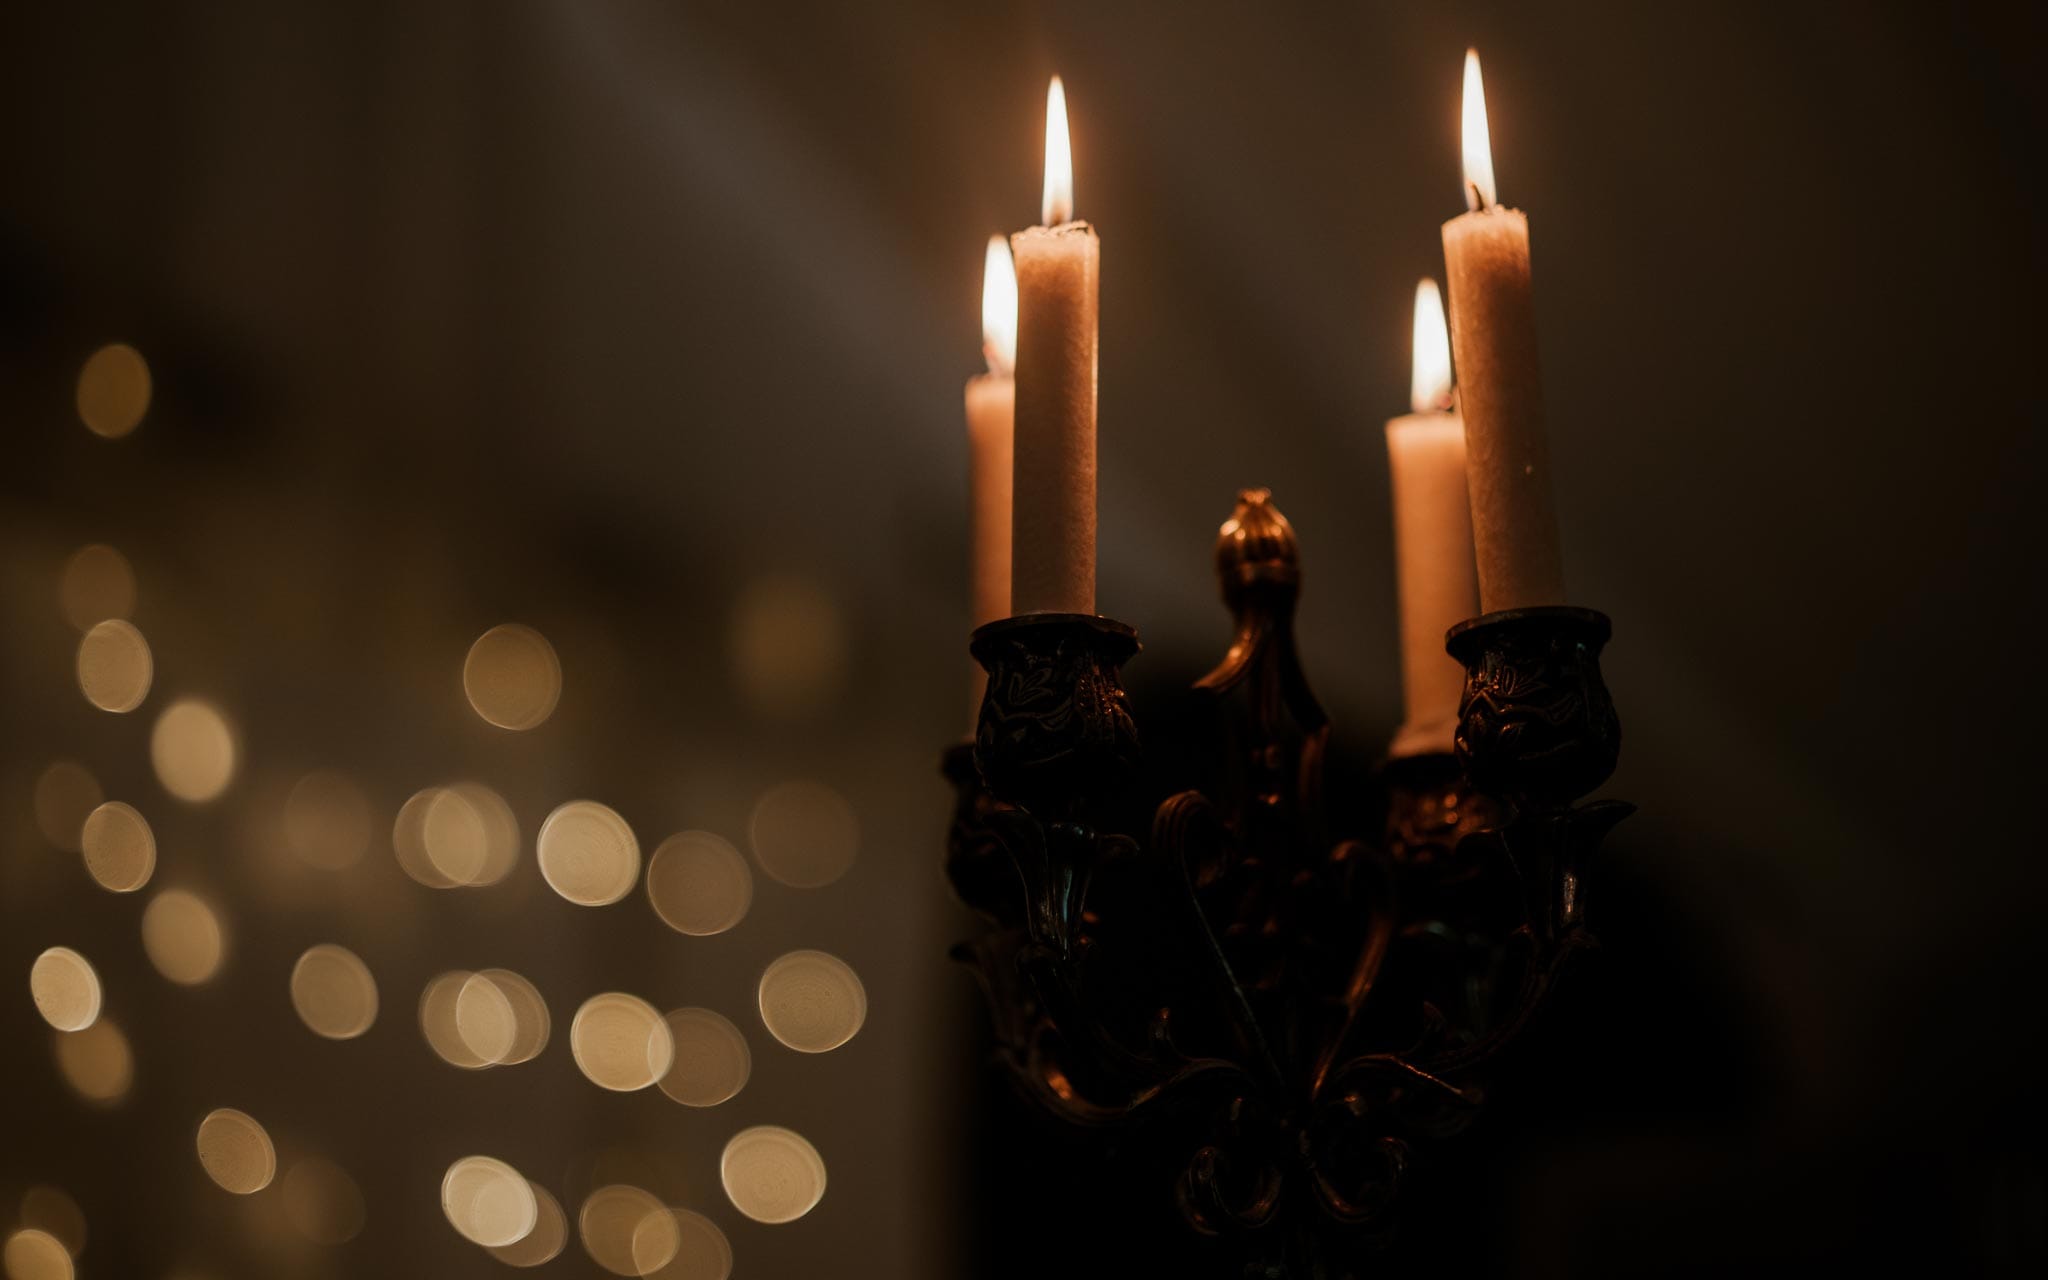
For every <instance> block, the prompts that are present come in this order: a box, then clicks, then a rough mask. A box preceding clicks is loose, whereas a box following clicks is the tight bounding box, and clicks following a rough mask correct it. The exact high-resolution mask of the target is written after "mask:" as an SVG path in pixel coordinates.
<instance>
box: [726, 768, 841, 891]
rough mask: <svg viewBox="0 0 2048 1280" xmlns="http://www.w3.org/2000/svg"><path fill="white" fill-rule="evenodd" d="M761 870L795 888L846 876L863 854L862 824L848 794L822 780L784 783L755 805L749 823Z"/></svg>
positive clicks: (818, 885) (770, 789)
mask: <svg viewBox="0 0 2048 1280" xmlns="http://www.w3.org/2000/svg"><path fill="white" fill-rule="evenodd" d="M750 825H751V827H752V837H753V841H754V858H755V859H756V860H757V861H758V862H760V864H761V870H763V871H765V872H767V873H768V874H769V875H770V876H772V877H774V878H775V879H777V880H780V881H781V882H782V883H784V884H786V885H789V886H791V887H792V888H796V889H817V888H821V887H823V886H825V885H828V884H831V883H832V882H833V881H834V880H837V879H838V878H839V877H841V876H843V875H845V874H846V871H847V868H849V867H851V866H852V865H853V859H854V857H855V855H856V854H858V853H859V852H860V822H859V820H858V819H856V818H855V817H854V816H853V806H852V805H850V804H848V803H846V797H844V796H842V795H840V794H839V793H838V792H837V791H834V790H833V789H832V788H830V787H828V786H826V785H825V784H823V783H821V782H784V783H779V784H777V785H776V786H773V787H770V788H768V790H766V791H764V792H762V793H761V798H760V799H759V800H757V801H755V803H754V817H753V821H752V823H751V824H750Z"/></svg>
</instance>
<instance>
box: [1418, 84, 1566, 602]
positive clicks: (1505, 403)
mask: <svg viewBox="0 0 2048 1280" xmlns="http://www.w3.org/2000/svg"><path fill="white" fill-rule="evenodd" d="M1465 200H1466V203H1467V204H1468V205H1470V206H1471V212H1469V213H1465V214H1461V215H1460V216H1458V217H1455V218H1453V219H1451V220H1450V221H1449V222H1446V223H1445V224H1444V270H1445V279H1446V283H1448V285H1449V286H1450V294H1451V348H1452V350H1453V352H1454V353H1455V354H1456V355H1457V358H1458V399H1459V407H1460V408H1461V409H1462V410H1463V411H1464V416H1465V450H1466V466H1465V471H1466V478H1467V480H1468V482H1469V485H1470V488H1471V494H1472V532H1473V543H1474V547H1475V550H1476V551H1477V554H1478V561H1479V603H1480V606H1481V607H1482V608H1484V609H1485V610H1486V611H1487V612H1489V613H1491V612H1493V611H1494V610H1497V609H1520V608H1524V607H1526V606H1529V605H1545V604H1562V603H1564V563H1563V557H1562V556H1561V555H1560V553H1559V551H1558V539H1557V511H1556V508H1555V505H1554V503H1553V502H1552V499H1551V493H1550V449H1549V444H1548V442H1547V440H1546V437H1545V433H1544V427H1543V386H1542V379H1541V377H1540V376H1539V374H1538V371H1537V363H1536V310H1535V305H1534V301H1533V298H1532V295H1531V293H1530V288H1529V219H1528V218H1527V217H1525V216H1523V214H1522V213H1521V212H1520V211H1519V210H1516V209H1504V208H1502V207H1501V206H1500V204H1499V203H1498V202H1497V201H1496V198H1495V191H1494V183H1493V152H1492V148H1491V146H1490V144H1489V142H1488V138H1487V128H1486V95H1485V91H1484V90H1483V88H1482V87H1481V85H1480V81H1479V55H1478V54H1477V53H1474V52H1473V51H1471V50H1469V49H1468V50H1466V52H1465Z"/></svg>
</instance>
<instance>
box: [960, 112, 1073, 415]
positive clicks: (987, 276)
mask: <svg viewBox="0 0 2048 1280" xmlns="http://www.w3.org/2000/svg"><path fill="white" fill-rule="evenodd" d="M1054 83H1055V84H1057V83H1058V81H1054ZM1050 192H1051V188H1050V187H1048V188H1047V193H1048V194H1047V195H1046V199H1047V200H1051V199H1052V196H1051V194H1050ZM1070 203H1071V201H1070ZM981 353H982V355H984V356H985V357H987V358H988V371H989V372H990V373H999V374H1003V375H1006V376H1007V375H1008V374H1011V373H1013V372H1015V371H1016V368H1017V266H1016V264H1015V263H1013V262H1011V261H1010V241H1009V239H1008V238H1007V237H1005V236H990V237H989V238H988V256H987V258H986V259H985V260H984V262H983V264H982V268H981Z"/></svg>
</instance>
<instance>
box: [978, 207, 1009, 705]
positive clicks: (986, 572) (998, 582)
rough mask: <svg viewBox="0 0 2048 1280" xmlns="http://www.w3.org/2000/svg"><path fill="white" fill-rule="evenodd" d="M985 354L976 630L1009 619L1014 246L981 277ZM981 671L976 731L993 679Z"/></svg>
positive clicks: (995, 240) (992, 247) (992, 242)
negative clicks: (989, 682)
mask: <svg viewBox="0 0 2048 1280" xmlns="http://www.w3.org/2000/svg"><path fill="white" fill-rule="evenodd" d="M981 350H982V355H983V356H984V357H985V358H986V359H987V360H988V372H987V373H984V374H982V375H981V376H980V377H978V378H969V379H968V380H967V497H968V519H969V522H970V537H971V539H972V543H973V549H972V552H971V554H972V557H973V575H974V576H973V584H974V588H973V594H974V625H975V626H977V627H978V626H981V625H982V624H983V623H985V622H994V621H995V620H996V619H998V618H1007V617H1009V616H1010V448H1011V435H1012V429H1013V425H1014V424H1013V421H1012V416H1013V415H1014V414H1015V413H1016V409H1017V383H1016V381H1015V379H1013V378H1012V377H1011V376H1010V371H1011V370H1012V369H1013V368H1014V367H1015V366H1016V363H1017V275H1016V271H1015V270H1014V269H1013V268H1012V267H1011V266H1010V245H1009V242H1008V241H1006V240H1004V239H1003V237H1001V236H990V237H989V240H988V254H987V257H986V258H985V260H984V263H983V268H982V276H981ZM969 665H970V666H972V667H973V668H974V681H973V686H974V688H973V692H974V698H973V701H972V702H971V703H970V704H969V711H968V714H969V716H970V719H969V721H968V723H969V724H970V725H971V724H973V723H974V720H975V719H976V718H979V716H980V714H981V694H982V690H983V689H984V688H985V687H986V686H987V684H988V673H987V672H986V671H983V670H982V669H981V664H980V663H978V662H973V663H970V664H969Z"/></svg>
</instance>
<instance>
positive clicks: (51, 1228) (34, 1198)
mask: <svg viewBox="0 0 2048 1280" xmlns="http://www.w3.org/2000/svg"><path fill="white" fill-rule="evenodd" d="M21 1225H22V1226H24V1227H34V1228H35V1229H36V1230H38V1231H44V1232H48V1233H49V1234H50V1235H52V1236H54V1237H56V1240H57V1243H58V1244H61V1245H63V1246H64V1252H66V1253H68V1254H70V1255H71V1256H72V1257H74V1258H76V1257H77V1256H78V1255H79V1254H81V1253H84V1252H85V1236H86V1231H85V1210H83V1209H81V1208H79V1207H78V1201H76V1200H73V1199H72V1198H71V1197H70V1196H69V1195H67V1194H65V1193H64V1192H63V1191H62V1190H60V1189H58V1188H56V1187H42V1186H38V1187H30V1188H29V1189H28V1190H27V1191H26V1192H24V1193H23V1194H22V1197H21Z"/></svg>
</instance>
